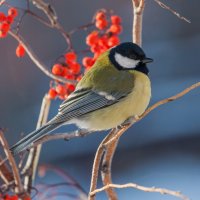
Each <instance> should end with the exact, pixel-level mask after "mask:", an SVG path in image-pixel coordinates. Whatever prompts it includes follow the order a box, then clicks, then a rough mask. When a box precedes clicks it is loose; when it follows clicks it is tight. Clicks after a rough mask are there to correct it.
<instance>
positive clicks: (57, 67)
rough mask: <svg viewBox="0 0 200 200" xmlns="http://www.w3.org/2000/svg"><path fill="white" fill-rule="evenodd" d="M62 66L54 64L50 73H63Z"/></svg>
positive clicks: (59, 74)
mask: <svg viewBox="0 0 200 200" xmlns="http://www.w3.org/2000/svg"><path fill="white" fill-rule="evenodd" d="M63 71H64V68H63V66H62V65H61V64H55V65H53V68H52V73H53V74H55V75H58V76H61V75H62V74H63Z"/></svg>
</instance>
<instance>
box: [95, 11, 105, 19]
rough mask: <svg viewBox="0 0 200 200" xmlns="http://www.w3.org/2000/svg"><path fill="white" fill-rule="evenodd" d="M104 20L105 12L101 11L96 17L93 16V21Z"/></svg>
mask: <svg viewBox="0 0 200 200" xmlns="http://www.w3.org/2000/svg"><path fill="white" fill-rule="evenodd" d="M105 18H106V14H105V12H103V11H99V12H98V13H97V14H96V16H95V19H96V20H97V21H98V20H102V19H105Z"/></svg>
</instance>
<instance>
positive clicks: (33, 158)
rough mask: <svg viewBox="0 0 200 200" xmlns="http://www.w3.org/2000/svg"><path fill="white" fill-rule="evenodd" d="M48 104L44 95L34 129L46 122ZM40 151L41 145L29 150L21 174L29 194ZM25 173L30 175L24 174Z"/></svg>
mask: <svg viewBox="0 0 200 200" xmlns="http://www.w3.org/2000/svg"><path fill="white" fill-rule="evenodd" d="M50 104H51V100H50V99H49V98H48V95H45V96H44V98H43V101H42V105H41V109H40V114H39V119H38V123H37V127H36V128H40V127H41V126H42V125H44V124H45V123H46V122H47V117H48V113H49V109H50ZM40 151H41V145H38V146H37V147H35V148H31V150H30V153H29V155H28V159H27V162H26V165H25V167H24V169H23V171H22V173H25V174H27V175H26V176H25V178H24V188H25V189H26V190H28V192H29V193H30V192H31V190H30V189H31V186H32V183H33V181H34V179H35V174H36V169H37V165H38V161H39V155H40ZM27 171H29V172H31V173H26V172H27Z"/></svg>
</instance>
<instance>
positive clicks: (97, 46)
mask: <svg viewBox="0 0 200 200" xmlns="http://www.w3.org/2000/svg"><path fill="white" fill-rule="evenodd" d="M90 51H91V52H92V53H99V52H100V51H101V47H100V46H99V45H93V46H91V48H90Z"/></svg>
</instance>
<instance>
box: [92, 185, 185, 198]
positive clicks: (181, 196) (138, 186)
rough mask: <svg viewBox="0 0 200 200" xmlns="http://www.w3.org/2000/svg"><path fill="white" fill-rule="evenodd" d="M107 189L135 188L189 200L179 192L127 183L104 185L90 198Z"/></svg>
mask: <svg viewBox="0 0 200 200" xmlns="http://www.w3.org/2000/svg"><path fill="white" fill-rule="evenodd" d="M109 188H120V189H122V188H135V189H137V190H141V191H144V192H157V193H160V194H168V195H171V196H175V197H178V198H180V199H182V200H189V198H188V197H187V196H185V195H183V194H182V193H181V192H179V191H173V190H168V189H165V188H156V187H144V186H141V185H137V184H135V183H127V184H123V185H121V184H120V185H119V184H109V185H106V186H104V187H102V188H100V189H96V190H94V191H93V192H91V193H90V195H91V196H93V195H95V194H97V193H98V192H102V191H104V190H107V189H109Z"/></svg>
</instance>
